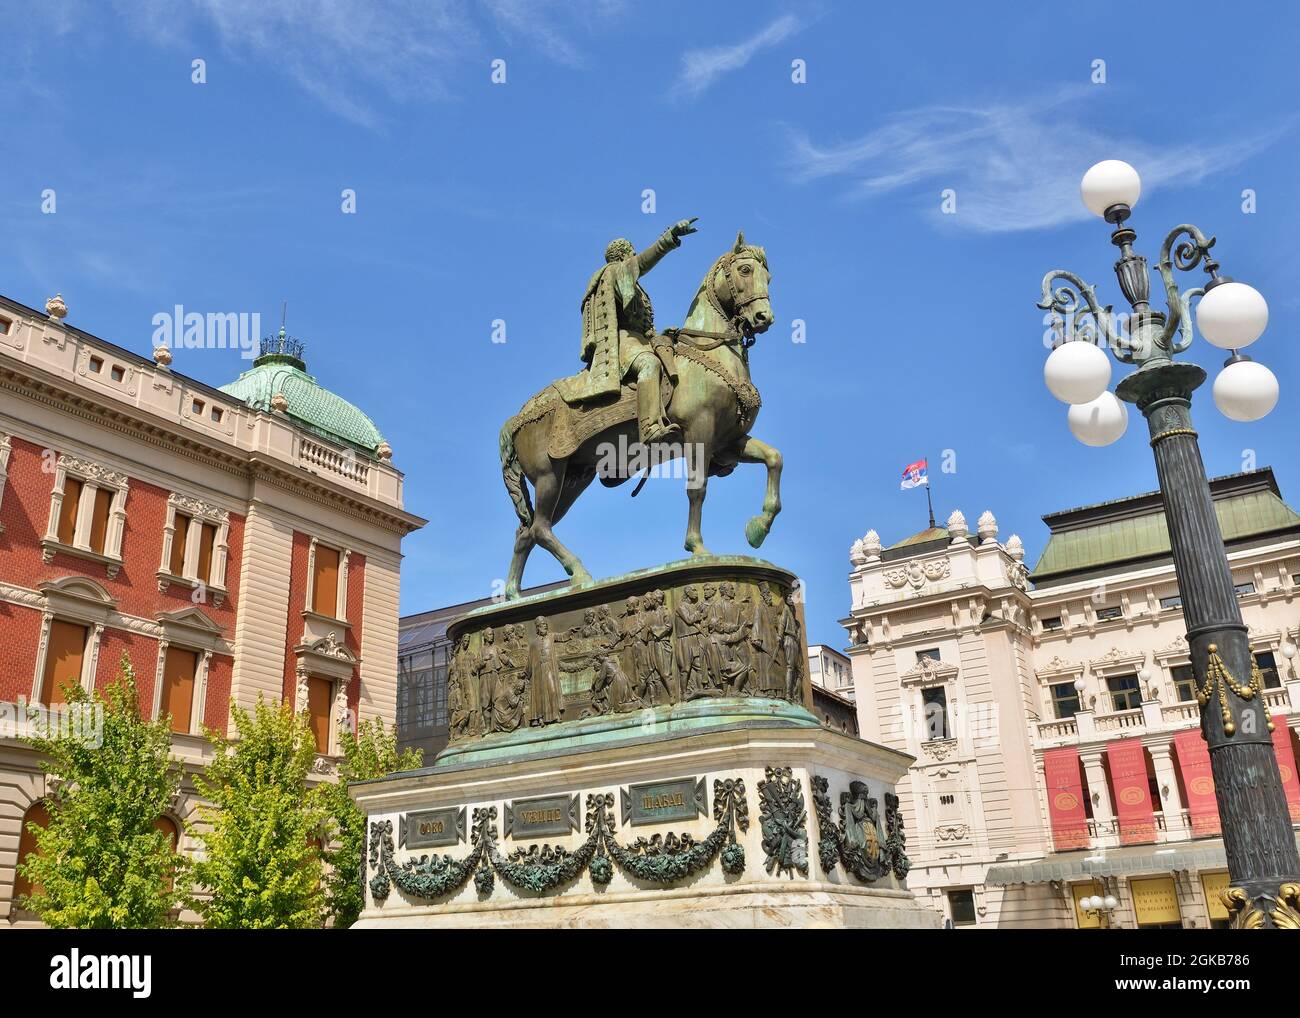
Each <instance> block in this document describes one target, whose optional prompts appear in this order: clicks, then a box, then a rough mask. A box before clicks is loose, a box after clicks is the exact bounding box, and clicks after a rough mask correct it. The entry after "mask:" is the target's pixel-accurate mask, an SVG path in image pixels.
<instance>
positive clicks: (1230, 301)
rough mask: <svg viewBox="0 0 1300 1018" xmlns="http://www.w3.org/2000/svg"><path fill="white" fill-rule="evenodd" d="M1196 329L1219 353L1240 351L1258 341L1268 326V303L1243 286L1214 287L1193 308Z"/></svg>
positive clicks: (1219, 284)
mask: <svg viewBox="0 0 1300 1018" xmlns="http://www.w3.org/2000/svg"><path fill="white" fill-rule="evenodd" d="M1196 325H1197V327H1198V328H1199V329H1200V330H1201V335H1202V336H1204V337H1205V339H1206V341H1207V342H1209V343H1211V344H1213V345H1214V346H1217V347H1219V349H1221V350H1240V349H1242V348H1243V347H1247V346H1250V344H1251V343H1253V342H1255V340H1257V339H1259V337H1260V335H1262V334H1263V332H1264V329H1265V328H1266V327H1267V325H1268V302H1267V301H1266V300H1264V297H1263V294H1261V293H1260V292H1259V291H1258V290H1256V289H1255V288H1254V287H1253V286H1249V285H1247V284H1246V283H1235V282H1231V281H1229V282H1224V283H1216V284H1213V285H1211V286H1210V287H1209V289H1207V290H1206V291H1205V296H1204V297H1202V298H1201V300H1200V303H1198V304H1197V305H1196Z"/></svg>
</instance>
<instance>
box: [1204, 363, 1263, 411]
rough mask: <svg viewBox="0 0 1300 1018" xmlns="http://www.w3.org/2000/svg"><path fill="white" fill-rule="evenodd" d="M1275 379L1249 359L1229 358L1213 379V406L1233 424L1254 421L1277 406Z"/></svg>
mask: <svg viewBox="0 0 1300 1018" xmlns="http://www.w3.org/2000/svg"><path fill="white" fill-rule="evenodd" d="M1277 396H1278V387H1277V376H1276V375H1274V374H1273V372H1271V371H1269V369H1268V368H1266V367H1264V365H1263V364H1260V363H1259V362H1257V361H1252V360H1251V359H1250V358H1248V357H1242V356H1237V357H1233V358H1231V359H1230V360H1229V361H1228V362H1227V363H1226V364H1225V365H1224V367H1223V370H1222V371H1220V372H1219V377H1218V378H1216V379H1215V380H1214V405H1215V406H1217V407H1218V408H1219V411H1220V412H1221V413H1222V414H1223V416H1224V417H1227V418H1228V419H1229V420H1233V421H1257V420H1259V419H1260V418H1261V417H1266V416H1268V414H1269V412H1270V411H1272V409H1273V407H1275V406H1276V405H1277Z"/></svg>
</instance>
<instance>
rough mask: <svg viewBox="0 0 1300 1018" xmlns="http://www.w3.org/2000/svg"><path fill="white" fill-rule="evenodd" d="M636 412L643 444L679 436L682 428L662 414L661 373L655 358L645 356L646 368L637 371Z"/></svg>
mask: <svg viewBox="0 0 1300 1018" xmlns="http://www.w3.org/2000/svg"><path fill="white" fill-rule="evenodd" d="M636 412H637V425H638V427H639V429H640V433H641V442H642V444H643V445H650V444H652V443H655V442H671V441H675V440H677V439H679V438H681V435H682V429H681V428H679V427H678V426H677V425H676V424H673V423H672V422H671V421H669V420H668V419H667V417H665V416H664V404H663V374H662V372H661V371H660V368H659V361H658V360H657V359H650V358H646V370H641V371H638V372H637V380H636Z"/></svg>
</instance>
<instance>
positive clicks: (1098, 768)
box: [1079, 748, 1119, 848]
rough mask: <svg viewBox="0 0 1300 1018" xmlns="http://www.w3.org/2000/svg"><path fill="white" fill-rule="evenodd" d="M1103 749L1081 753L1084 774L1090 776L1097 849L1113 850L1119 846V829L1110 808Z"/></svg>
mask: <svg viewBox="0 0 1300 1018" xmlns="http://www.w3.org/2000/svg"><path fill="white" fill-rule="evenodd" d="M1103 752H1104V750H1102V749H1101V748H1094V749H1088V750H1083V749H1081V750H1080V751H1079V759H1080V760H1081V761H1082V762H1083V772H1084V773H1085V774H1086V775H1087V776H1088V795H1089V797H1090V799H1091V800H1092V819H1093V820H1094V821H1095V822H1096V824H1097V846H1096V847H1097V848H1112V847H1114V846H1116V845H1118V844H1119V827H1118V826H1117V825H1116V823H1115V814H1114V812H1113V811H1112V810H1111V808H1110V782H1109V781H1108V780H1107V778H1106V768H1105V765H1104V764H1103V763H1102V759H1101V756H1102V753H1103Z"/></svg>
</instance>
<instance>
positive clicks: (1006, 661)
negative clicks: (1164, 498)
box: [842, 469, 1300, 928]
mask: <svg viewBox="0 0 1300 1018" xmlns="http://www.w3.org/2000/svg"><path fill="white" fill-rule="evenodd" d="M1211 491H1212V494H1213V498H1214V503H1215V507H1216V510H1217V513H1218V516H1219V520H1220V525H1221V527H1222V530H1223V535H1224V540H1225V543H1226V544H1227V547H1228V552H1229V560H1230V562H1231V565H1232V569H1233V574H1234V577H1235V580H1236V582H1237V584H1238V588H1237V589H1238V594H1239V597H1240V603H1241V608H1242V613H1243V615H1244V617H1245V621H1246V624H1247V625H1248V626H1249V628H1250V633H1251V643H1252V648H1253V650H1254V653H1255V657H1256V663H1257V665H1258V667H1259V668H1260V671H1261V673H1262V675H1263V678H1264V683H1265V686H1266V693H1265V698H1266V703H1267V705H1268V707H1269V712H1270V714H1271V715H1273V717H1274V720H1275V723H1276V730H1275V732H1274V744H1275V746H1276V747H1277V749H1278V752H1279V763H1280V764H1281V766H1282V770H1283V777H1284V780H1285V781H1286V782H1287V784H1288V799H1289V801H1290V803H1291V807H1292V809H1291V812H1292V818H1293V821H1295V820H1297V819H1300V784H1297V780H1296V767H1295V758H1296V756H1297V755H1300V748H1298V747H1300V742H1298V741H1297V734H1296V732H1297V728H1300V713H1297V710H1296V709H1295V708H1294V707H1293V706H1292V705H1293V704H1300V679H1297V677H1296V672H1295V669H1294V666H1293V665H1292V664H1291V663H1290V660H1289V658H1288V656H1287V655H1288V654H1294V641H1295V640H1296V635H1297V624H1300V619H1298V618H1297V611H1296V607H1297V606H1296V603H1295V602H1296V599H1297V597H1300V515H1297V514H1296V513H1295V512H1294V511H1293V510H1292V509H1291V508H1290V507H1288V506H1287V505H1286V504H1285V503H1284V502H1283V501H1282V498H1281V496H1280V493H1279V491H1278V488H1277V484H1276V481H1275V480H1274V477H1273V473H1272V471H1271V470H1269V469H1263V470H1258V471H1253V472H1250V473H1245V474H1236V475H1232V476H1229V477H1222V478H1218V479H1216V480H1214V481H1212V482H1211ZM1044 522H1045V523H1046V524H1047V525H1048V528H1049V530H1050V536H1049V539H1048V542H1047V545H1046V547H1045V548H1044V551H1043V554H1042V556H1041V557H1040V558H1039V560H1038V564H1037V565H1036V567H1035V568H1034V570H1033V572H1032V573H1030V572H1029V570H1028V569H1026V567H1025V565H1024V563H1023V561H1022V560H1023V558H1024V548H1023V545H1022V543H1021V541H1020V539H1019V538H1018V537H1016V536H1014V535H1013V536H1011V537H1009V538H1007V539H1006V541H1004V542H1003V541H999V540H998V528H997V523H996V521H995V519H994V517H993V515H992V514H991V513H989V512H985V513H984V514H983V515H982V516H980V518H979V520H978V522H977V525H976V528H975V532H974V533H971V531H970V528H969V526H968V525H967V523H966V520H965V517H964V516H963V515H962V514H961V513H960V512H954V513H953V514H952V515H951V516H950V517H949V519H948V523H947V526H946V527H935V528H931V529H928V530H925V531H922V532H921V533H919V534H916V535H914V536H912V537H910V538H908V539H906V540H904V541H900V542H898V543H897V544H894V545H891V546H889V547H883V546H882V542H881V540H880V538H879V536H878V535H877V534H876V532H875V531H871V532H869V533H868V534H867V535H866V536H865V537H863V538H862V539H860V540H858V541H856V542H854V545H853V548H852V550H851V553H850V558H851V562H852V566H853V569H852V573H851V574H850V581H849V582H850V587H851V592H852V611H851V614H850V615H849V616H848V617H847V618H845V619H843V620H842V624H843V625H844V626H845V628H846V630H847V631H848V633H849V638H850V643H851V646H850V648H849V650H848V655H849V657H850V659H851V660H852V663H853V680H854V685H855V687H856V700H857V704H858V712H859V724H860V728H861V734H862V737H863V738H865V739H868V740H871V741H875V742H880V743H883V744H884V745H887V746H891V747H894V748H898V749H903V750H906V751H907V752H908V753H911V754H913V755H914V756H915V757H916V763H915V764H914V765H913V766H912V768H911V770H910V772H909V775H908V777H907V778H906V779H905V780H904V782H903V783H901V784H900V786H899V793H900V796H901V798H902V803H903V813H904V819H905V823H906V828H907V832H908V852H909V855H910V856H911V859H912V863H913V865H912V871H911V874H910V876H909V886H910V887H911V888H912V889H913V890H914V891H915V892H916V893H917V895H918V897H919V898H920V899H921V900H922V901H925V902H929V903H930V905H931V906H932V907H933V908H935V909H937V910H939V911H941V912H943V913H944V915H945V917H947V918H948V919H950V920H951V921H952V922H953V923H954V925H957V926H975V927H988V928H997V927H1003V928H1005V927H1015V926H1033V927H1039V926H1046V927H1065V928H1071V927H1076V926H1081V927H1096V926H1118V927H1132V926H1135V925H1141V926H1161V925H1177V926H1181V927H1185V928H1205V927H1207V926H1210V925H1213V924H1217V923H1219V922H1221V921H1222V920H1223V918H1224V916H1225V913H1224V911H1223V909H1222V906H1220V905H1219V904H1218V901H1217V891H1218V889H1219V888H1220V887H1221V886H1223V884H1224V881H1225V880H1226V863H1225V859H1224V853H1223V843H1222V840H1221V838H1219V837H1218V836H1217V832H1218V816H1217V811H1216V810H1215V809H1214V806H1213V785H1212V779H1210V777H1209V771H1208V757H1206V756H1205V755H1204V740H1202V739H1201V738H1200V732H1199V711H1198V707H1197V704H1196V701H1195V696H1194V692H1193V686H1192V682H1193V680H1192V678H1191V669H1190V661H1189V657H1188V652H1187V643H1186V640H1185V638H1184V621H1183V615H1182V612H1181V610H1180V602H1179V597H1178V589H1177V584H1176V582H1175V578H1174V572H1173V563H1172V559H1171V557H1170V554H1169V539H1168V531H1167V529H1166V526H1165V520H1164V514H1163V509H1162V504H1161V501H1160V497H1159V495H1158V494H1155V493H1149V494H1144V495H1137V496H1134V497H1130V498H1125V499H1120V500H1117V501H1114V502H1107V503H1103V504H1101V505H1093V506H1084V507H1080V508H1077V509H1070V510H1066V511H1064V512H1058V513H1054V514H1052V515H1049V516H1046V517H1044ZM1207 782H1208V784H1207ZM1049 785H1050V792H1049ZM1207 790H1208V798H1207ZM1207 803H1208V806H1207ZM1080 806H1081V807H1082V808H1080ZM1093 895H1098V896H1102V897H1107V896H1109V897H1112V898H1114V899H1115V900H1116V902H1117V906H1116V907H1115V908H1114V909H1113V910H1110V911H1104V912H1100V913H1099V912H1089V911H1086V910H1084V909H1081V908H1079V907H1077V903H1078V902H1079V901H1080V900H1082V899H1085V898H1089V897H1091V896H1093Z"/></svg>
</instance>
